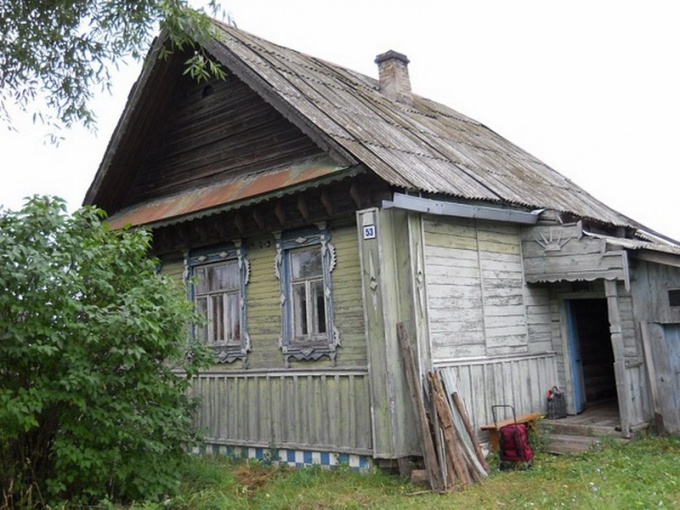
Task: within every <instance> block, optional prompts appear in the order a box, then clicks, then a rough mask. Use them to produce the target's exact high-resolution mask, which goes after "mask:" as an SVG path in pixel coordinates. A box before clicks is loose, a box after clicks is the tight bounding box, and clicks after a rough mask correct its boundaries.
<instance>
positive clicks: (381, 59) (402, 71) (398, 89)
mask: <svg viewBox="0 0 680 510" xmlns="http://www.w3.org/2000/svg"><path fill="white" fill-rule="evenodd" d="M408 62H409V61H408V58H407V57H406V55H404V54H402V53H398V52H396V51H393V50H390V51H388V52H386V53H382V54H380V55H378V56H377V57H375V63H376V64H378V76H379V78H380V92H381V93H382V94H383V95H384V96H385V97H387V98H388V99H391V100H392V101H397V102H398V103H403V104H407V105H412V104H413V94H412V93H411V80H409V77H408Z"/></svg>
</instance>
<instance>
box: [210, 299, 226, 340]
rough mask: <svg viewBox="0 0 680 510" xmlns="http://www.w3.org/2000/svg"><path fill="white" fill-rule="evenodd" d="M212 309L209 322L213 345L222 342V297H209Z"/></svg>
mask: <svg viewBox="0 0 680 510" xmlns="http://www.w3.org/2000/svg"><path fill="white" fill-rule="evenodd" d="M210 301H211V305H212V309H211V310H210V312H211V313H210V321H211V330H212V337H211V340H212V341H213V342H215V343H219V342H223V341H224V304H223V302H222V295H217V296H211V297H210Z"/></svg>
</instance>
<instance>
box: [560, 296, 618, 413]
mask: <svg viewBox="0 0 680 510" xmlns="http://www.w3.org/2000/svg"><path fill="white" fill-rule="evenodd" d="M566 307H567V310H566V311H567V335H568V340H569V360H570V366H571V374H572V381H573V382H572V384H573V395H574V405H575V409H576V413H580V412H582V411H584V410H585V409H586V408H587V407H589V406H591V405H594V404H599V403H604V402H612V403H615V402H616V377H615V374H614V351H613V349H612V342H611V334H610V332H609V317H608V312H607V300H606V299H603V298H602V299H570V300H567V301H566Z"/></svg>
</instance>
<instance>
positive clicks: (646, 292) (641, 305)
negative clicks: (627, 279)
mask: <svg viewBox="0 0 680 510" xmlns="http://www.w3.org/2000/svg"><path fill="white" fill-rule="evenodd" d="M634 275H635V278H634V279H633V281H632V282H631V294H632V296H633V299H634V302H635V322H636V324H637V325H638V326H639V324H640V321H643V320H644V321H647V322H658V323H664V324H678V323H680V307H678V306H674V307H672V306H670V304H669V301H668V291H669V290H670V289H680V268H677V267H673V266H669V265H663V264H655V263H653V262H647V261H644V260H639V261H637V263H636V265H635V268H634Z"/></svg>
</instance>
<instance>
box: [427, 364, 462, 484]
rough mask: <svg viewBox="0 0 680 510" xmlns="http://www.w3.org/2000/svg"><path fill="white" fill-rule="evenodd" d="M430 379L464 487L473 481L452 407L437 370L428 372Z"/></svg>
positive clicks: (442, 427)
mask: <svg viewBox="0 0 680 510" xmlns="http://www.w3.org/2000/svg"><path fill="white" fill-rule="evenodd" d="M427 377H428V379H429V380H430V383H431V385H432V392H431V394H430V396H431V398H432V399H433V400H434V403H435V405H436V406H437V415H438V416H439V426H440V427H441V429H442V430H443V431H444V438H445V439H446V446H447V451H448V453H449V456H450V457H451V461H452V462H453V467H454V469H455V470H456V475H457V476H458V478H459V480H460V482H461V483H462V484H463V486H464V487H467V486H469V485H470V484H471V483H472V480H471V479H470V474H469V473H468V470H467V465H466V463H465V459H464V458H463V455H462V452H461V451H460V446H459V444H458V438H457V436H456V431H455V429H454V427H453V416H452V414H451V408H450V407H449V405H448V403H447V402H446V397H445V395H444V394H442V392H441V383H439V384H438V382H439V381H438V377H437V373H436V372H430V373H428V374H427Z"/></svg>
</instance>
